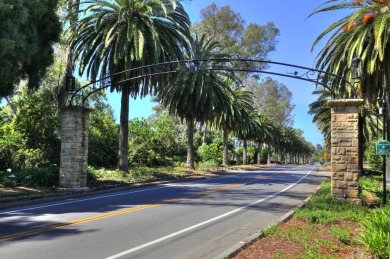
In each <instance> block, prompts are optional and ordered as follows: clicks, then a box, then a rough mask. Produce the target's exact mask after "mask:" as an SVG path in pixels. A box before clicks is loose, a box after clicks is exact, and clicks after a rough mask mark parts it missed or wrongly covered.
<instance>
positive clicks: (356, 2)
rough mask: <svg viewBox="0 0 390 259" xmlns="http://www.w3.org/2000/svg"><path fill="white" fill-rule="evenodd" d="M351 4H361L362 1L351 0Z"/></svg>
mask: <svg viewBox="0 0 390 259" xmlns="http://www.w3.org/2000/svg"><path fill="white" fill-rule="evenodd" d="M353 2H354V3H355V4H360V3H361V2H363V0H353Z"/></svg>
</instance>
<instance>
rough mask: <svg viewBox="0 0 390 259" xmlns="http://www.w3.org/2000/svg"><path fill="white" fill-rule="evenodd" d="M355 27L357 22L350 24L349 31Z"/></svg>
mask: <svg viewBox="0 0 390 259" xmlns="http://www.w3.org/2000/svg"><path fill="white" fill-rule="evenodd" d="M355 26H356V22H351V23H350V24H348V30H350V29H352V28H353V27H355Z"/></svg>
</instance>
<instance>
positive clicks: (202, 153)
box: [198, 143, 222, 163]
mask: <svg viewBox="0 0 390 259" xmlns="http://www.w3.org/2000/svg"><path fill="white" fill-rule="evenodd" d="M198 154H199V157H200V158H201V160H202V161H203V162H206V161H214V162H216V163H221V162H222V149H221V148H220V147H219V146H218V145H217V144H215V143H211V144H203V145H201V146H200V147H199V148H198Z"/></svg>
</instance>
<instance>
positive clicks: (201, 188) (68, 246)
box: [0, 165, 326, 259]
mask: <svg viewBox="0 0 390 259" xmlns="http://www.w3.org/2000/svg"><path fill="white" fill-rule="evenodd" d="M325 179H326V177H325V176H324V175H323V174H319V173H318V172H317V171H316V170H315V168H314V166H296V165H295V166H293V165H283V166H278V167H275V168H271V169H266V170H265V169H264V170H261V171H252V172H240V173H226V176H221V177H217V178H208V179H202V180H197V181H190V182H189V181H187V182H176V183H170V184H163V185H159V186H153V187H146V188H139V189H132V190H128V191H121V192H115V193H109V194H103V195H99V196H97V195H96V196H88V197H84V198H80V199H71V200H64V201H60V202H53V203H46V204H39V205H34V206H26V207H20V208H17V209H8V210H2V211H0V258H12V259H14V258H40V259H44V258H56V259H59V258H94V259H96V258H214V257H215V256H217V255H219V254H221V253H222V252H224V251H226V249H228V248H230V247H231V246H233V245H235V244H237V243H238V242H240V241H242V240H244V239H245V238H247V237H248V236H250V235H251V234H253V233H255V232H257V231H259V229H260V228H266V227H268V226H270V225H272V224H275V223H276V222H277V220H278V219H279V218H280V217H282V216H283V215H285V214H286V213H288V212H289V211H290V210H291V209H293V208H295V207H296V206H298V205H300V204H302V202H303V200H304V199H306V198H307V197H308V196H309V195H310V194H311V193H313V192H314V191H315V190H316V188H317V187H318V186H319V185H320V184H321V183H322V182H323V181H324V180H325Z"/></svg>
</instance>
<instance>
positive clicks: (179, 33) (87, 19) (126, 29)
mask: <svg viewBox="0 0 390 259" xmlns="http://www.w3.org/2000/svg"><path fill="white" fill-rule="evenodd" d="M81 11H82V12H85V14H86V15H85V16H84V17H83V18H82V19H80V21H79V22H78V23H77V28H75V30H74V32H73V33H72V36H71V37H70V43H71V48H72V49H74V57H73V58H74V59H80V66H79V67H80V69H79V73H80V74H83V73H84V72H86V74H87V75H88V76H89V77H90V78H91V81H95V80H96V79H98V77H99V76H100V77H105V76H111V78H110V79H111V84H112V87H111V90H114V89H116V90H119V91H121V92H122V98H121V115H120V130H119V154H118V158H119V162H118V167H119V169H120V170H123V171H128V121H129V98H130V96H132V97H134V98H135V97H137V96H141V97H143V96H145V95H147V94H149V93H151V92H153V91H154V90H155V87H156V86H157V85H158V83H162V81H161V78H156V77H146V78H142V79H140V80H132V81H126V79H128V78H131V77H134V76H137V75H140V74H142V73H143V71H133V72H127V73H120V74H116V73H118V72H121V71H125V70H129V69H131V68H134V67H138V66H142V65H150V64H155V63H159V62H161V61H164V60H172V59H181V57H182V50H183V48H187V47H188V45H187V38H188V37H189V26H190V21H189V17H188V15H187V13H186V12H185V10H184V8H183V6H182V5H181V3H180V2H179V1H177V0H161V1H149V0H132V1H130V0H126V1H122V0H115V1H109V0H92V1H90V2H89V4H86V5H85V9H84V10H81ZM70 30H73V28H72V27H71V28H70ZM119 82H122V83H119Z"/></svg>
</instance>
